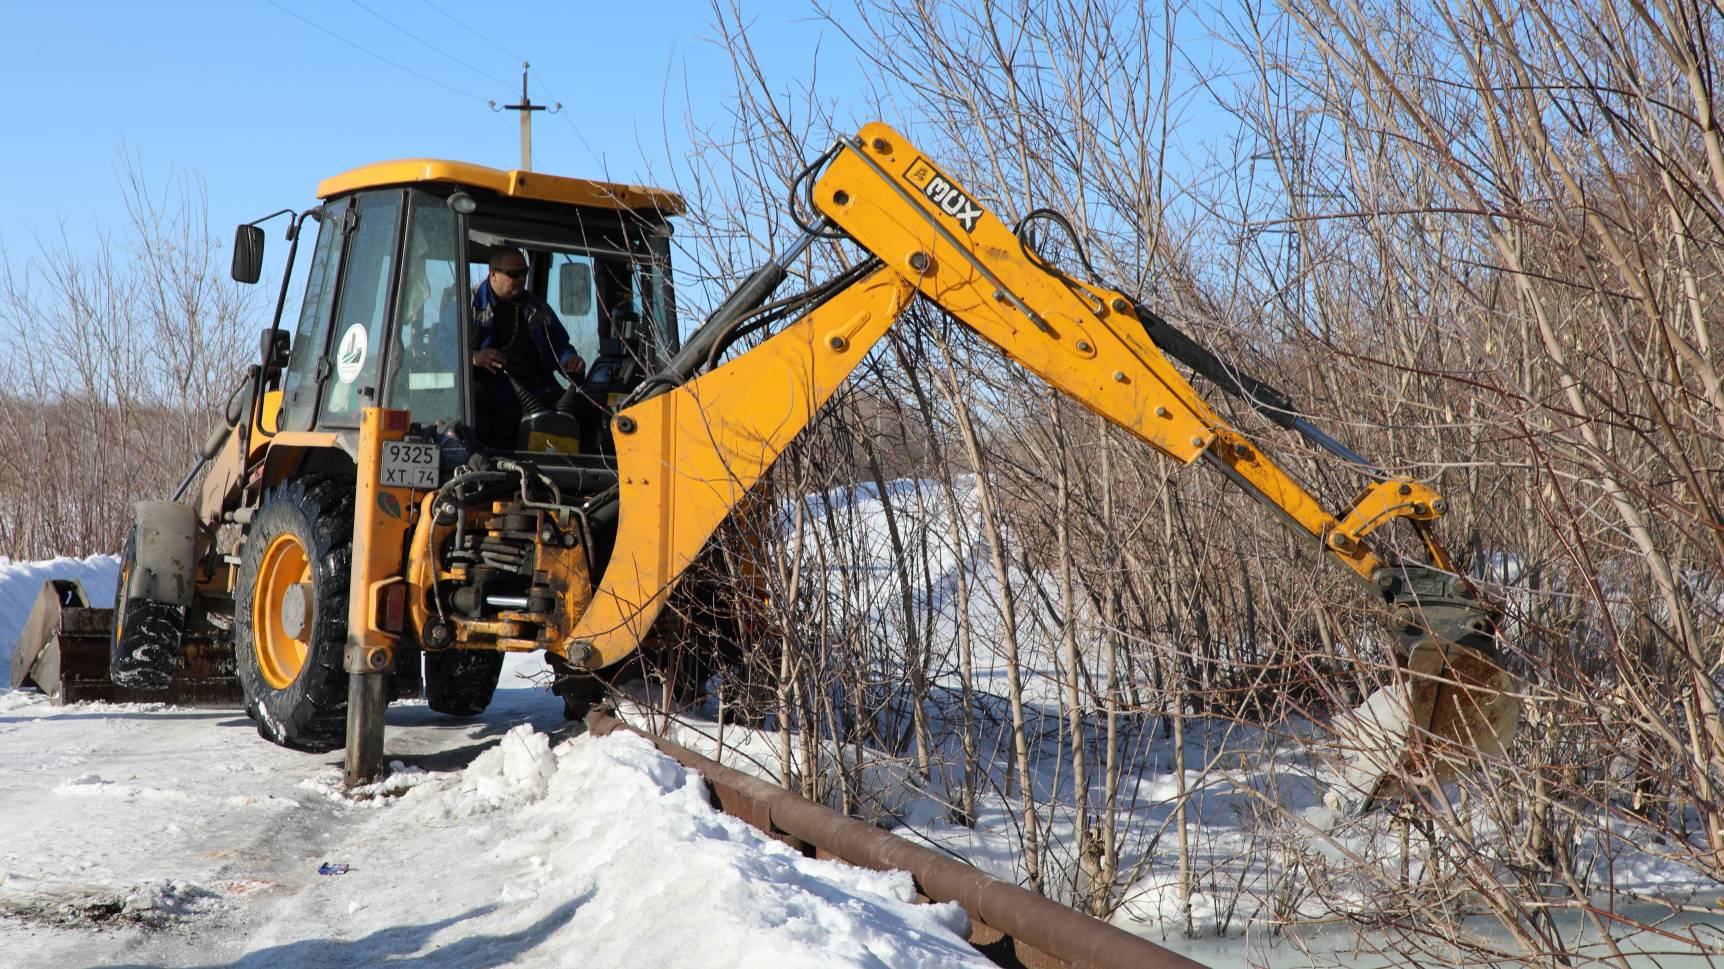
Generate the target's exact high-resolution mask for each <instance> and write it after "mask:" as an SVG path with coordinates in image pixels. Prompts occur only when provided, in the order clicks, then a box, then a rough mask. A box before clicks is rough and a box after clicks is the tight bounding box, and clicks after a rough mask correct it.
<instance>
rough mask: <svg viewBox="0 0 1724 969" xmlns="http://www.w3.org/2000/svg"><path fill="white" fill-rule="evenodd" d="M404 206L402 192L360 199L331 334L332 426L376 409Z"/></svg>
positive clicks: (327, 405) (328, 403) (327, 403)
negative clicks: (362, 410) (391, 284)
mask: <svg viewBox="0 0 1724 969" xmlns="http://www.w3.org/2000/svg"><path fill="white" fill-rule="evenodd" d="M401 207H402V206H401V193H400V192H382V193H379V194H376V195H362V196H360V197H359V228H358V229H356V230H354V233H353V238H352V240H351V241H350V242H349V243H348V246H347V258H346V259H345V260H343V262H344V264H345V266H346V271H347V275H346V278H345V279H343V280H342V283H341V294H340V296H338V297H337V299H336V307H335V326H334V328H333V329H332V330H331V331H330V334H331V335H330V341H331V347H332V350H331V352H330V354H329V357H330V361H329V366H330V368H331V370H330V374H329V377H328V379H327V380H326V381H325V383H324V387H325V390H324V397H323V413H324V418H325V421H327V422H328V423H332V424H356V423H358V421H359V409H360V408H361V407H374V406H376V405H377V402H378V393H377V385H378V379H379V378H378V375H379V373H381V371H380V370H379V369H378V361H379V360H380V359H381V358H382V356H383V355H384V351H385V350H386V349H387V347H386V346H385V345H384V344H385V336H386V334H387V332H388V325H389V317H388V309H389V286H390V283H391V282H392V281H393V280H394V278H395V246H396V239H397V234H396V230H397V229H399V228H400V223H401Z"/></svg>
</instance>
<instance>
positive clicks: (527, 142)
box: [490, 61, 563, 172]
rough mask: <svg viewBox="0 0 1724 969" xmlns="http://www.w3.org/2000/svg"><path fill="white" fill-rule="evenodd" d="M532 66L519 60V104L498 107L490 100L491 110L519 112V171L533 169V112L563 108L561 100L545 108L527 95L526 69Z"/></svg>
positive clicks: (555, 110)
mask: <svg viewBox="0 0 1724 969" xmlns="http://www.w3.org/2000/svg"><path fill="white" fill-rule="evenodd" d="M532 66H533V65H531V64H529V63H527V62H526V61H522V62H521V103H520V104H505V105H503V106H501V107H498V105H497V102H495V101H492V102H490V105H491V110H492V111H519V112H521V171H523V172H530V171H532V170H533V112H534V111H549V112H551V113H552V114H556V113H557V112H558V111H561V110H562V109H563V102H561V101H558V102H557V103H556V104H555V105H554V106H552V107H548V108H547V107H545V106H544V105H542V104H534V103H533V99H532V98H530V97H528V96H527V70H528V69H529V68H531V67H532Z"/></svg>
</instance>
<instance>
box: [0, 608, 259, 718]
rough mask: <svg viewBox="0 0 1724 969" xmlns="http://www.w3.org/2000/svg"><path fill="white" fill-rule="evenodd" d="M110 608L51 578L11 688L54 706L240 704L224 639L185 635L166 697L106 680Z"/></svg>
mask: <svg viewBox="0 0 1724 969" xmlns="http://www.w3.org/2000/svg"><path fill="white" fill-rule="evenodd" d="M113 620H114V610H112V609H97V608H92V607H91V606H90V603H89V600H88V598H86V597H85V595H84V587H83V586H82V585H81V584H80V583H78V582H77V581H76V580H72V579H49V580H48V581H47V582H44V583H43V584H42V592H41V593H40V594H39V595H38V596H37V597H36V604H35V606H33V607H32V608H31V610H30V618H29V619H28V620H26V621H25V623H24V632H23V634H22V635H20V636H19V637H18V644H17V646H15V647H14V648H13V650H12V684H11V685H12V688H13V689H18V688H20V687H33V688H35V689H37V690H40V691H41V692H43V693H46V694H47V695H48V696H49V697H50V698H51V699H52V700H53V701H54V702H55V703H56V704H61V703H77V702H80V701H85V700H97V701H101V702H105V703H172V704H176V705H178V706H191V707H237V706H239V705H240V704H241V703H243V702H244V697H243V696H242V694H241V693H240V687H239V680H237V679H236V678H235V677H234V662H233V647H232V645H231V644H229V643H228V642H227V641H226V639H225V637H221V638H218V637H217V636H215V635H212V634H210V633H200V632H197V631H192V630H188V631H187V634H186V639H185V643H184V645H183V647H182V649H181V651H180V661H179V665H178V666H177V667H176V668H175V670H174V674H173V678H172V680H170V681H169V683H168V688H167V690H165V691H159V690H131V689H125V688H122V687H120V686H117V685H115V684H114V682H113V680H111V679H109V677H108V649H109V643H110V642H111V641H112V639H113Z"/></svg>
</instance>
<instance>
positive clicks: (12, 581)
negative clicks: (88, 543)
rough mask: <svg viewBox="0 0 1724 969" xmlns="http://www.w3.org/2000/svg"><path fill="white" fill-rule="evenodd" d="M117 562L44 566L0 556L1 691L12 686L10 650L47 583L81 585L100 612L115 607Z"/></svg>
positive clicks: (67, 561)
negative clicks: (74, 582) (64, 581)
mask: <svg viewBox="0 0 1724 969" xmlns="http://www.w3.org/2000/svg"><path fill="white" fill-rule="evenodd" d="M119 577H120V560H119V558H118V557H117V556H113V555H92V556H90V557H89V558H84V559H74V558H57V559H50V560H48V561H46V562H14V561H12V560H11V559H9V558H6V557H5V556H3V555H0V687H4V686H6V685H7V684H9V683H11V682H12V680H11V676H12V648H13V646H15V645H17V642H18V634H19V633H22V632H23V631H24V621H25V620H27V619H29V618H30V607H31V606H33V605H35V604H36V597H37V596H38V595H41V594H42V584H43V583H45V582H47V581H48V580H49V579H76V580H78V581H79V582H81V583H83V586H84V597H85V598H86V599H88V600H89V602H90V605H92V606H97V607H100V608H103V609H106V608H107V607H109V606H111V605H113V604H114V584H115V583H116V582H117V581H119Z"/></svg>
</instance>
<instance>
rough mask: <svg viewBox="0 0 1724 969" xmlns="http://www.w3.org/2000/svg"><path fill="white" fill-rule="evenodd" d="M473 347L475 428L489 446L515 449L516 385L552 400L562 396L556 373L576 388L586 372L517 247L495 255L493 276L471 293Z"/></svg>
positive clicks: (582, 361)
mask: <svg viewBox="0 0 1724 969" xmlns="http://www.w3.org/2000/svg"><path fill="white" fill-rule="evenodd" d="M472 344H473V347H472V354H471V358H472V363H473V378H474V379H473V402H474V405H475V407H474V409H475V410H476V412H477V413H476V414H475V415H474V417H475V419H476V420H475V423H476V424H477V425H478V426H477V427H476V428H475V430H476V431H477V433H478V435H479V439H480V440H481V441H483V442H484V443H485V444H487V445H488V446H491V447H498V448H505V449H512V448H513V447H514V446H515V428H516V426H517V424H518V423H519V422H520V419H521V401H520V397H519V396H518V395H517V393H516V390H515V387H514V383H519V384H520V385H521V386H522V387H524V388H526V390H527V391H528V392H529V393H531V394H533V395H535V396H537V397H540V398H541V399H543V400H545V401H547V402H551V401H555V400H556V399H557V397H558V396H559V395H561V394H562V392H563V389H562V387H560V386H558V384H557V380H556V377H555V374H556V372H557V371H562V372H563V373H564V374H566V375H567V376H568V378H569V380H571V381H572V382H574V383H577V384H578V383H580V380H581V377H582V375H583V374H584V373H585V372H586V368H587V364H586V361H584V360H582V359H581V355H580V354H579V353H577V352H575V348H574V347H573V346H572V345H571V344H570V342H569V332H568V330H566V329H564V328H563V321H562V320H559V319H557V314H556V313H555V312H553V311H552V310H551V306H550V304H549V303H547V302H545V300H544V299H543V298H542V297H540V296H539V295H538V294H537V293H532V292H529V291H528V290H527V257H526V256H524V255H522V253H521V250H519V249H513V248H500V249H497V250H496V251H494V252H492V253H491V259H490V272H489V274H488V275H487V276H486V279H485V281H484V282H483V283H481V284H480V285H479V286H478V287H477V288H476V289H475V290H474V291H473V329H472ZM511 377H513V378H514V381H513V382H511V380H510V379H509V378H511Z"/></svg>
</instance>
